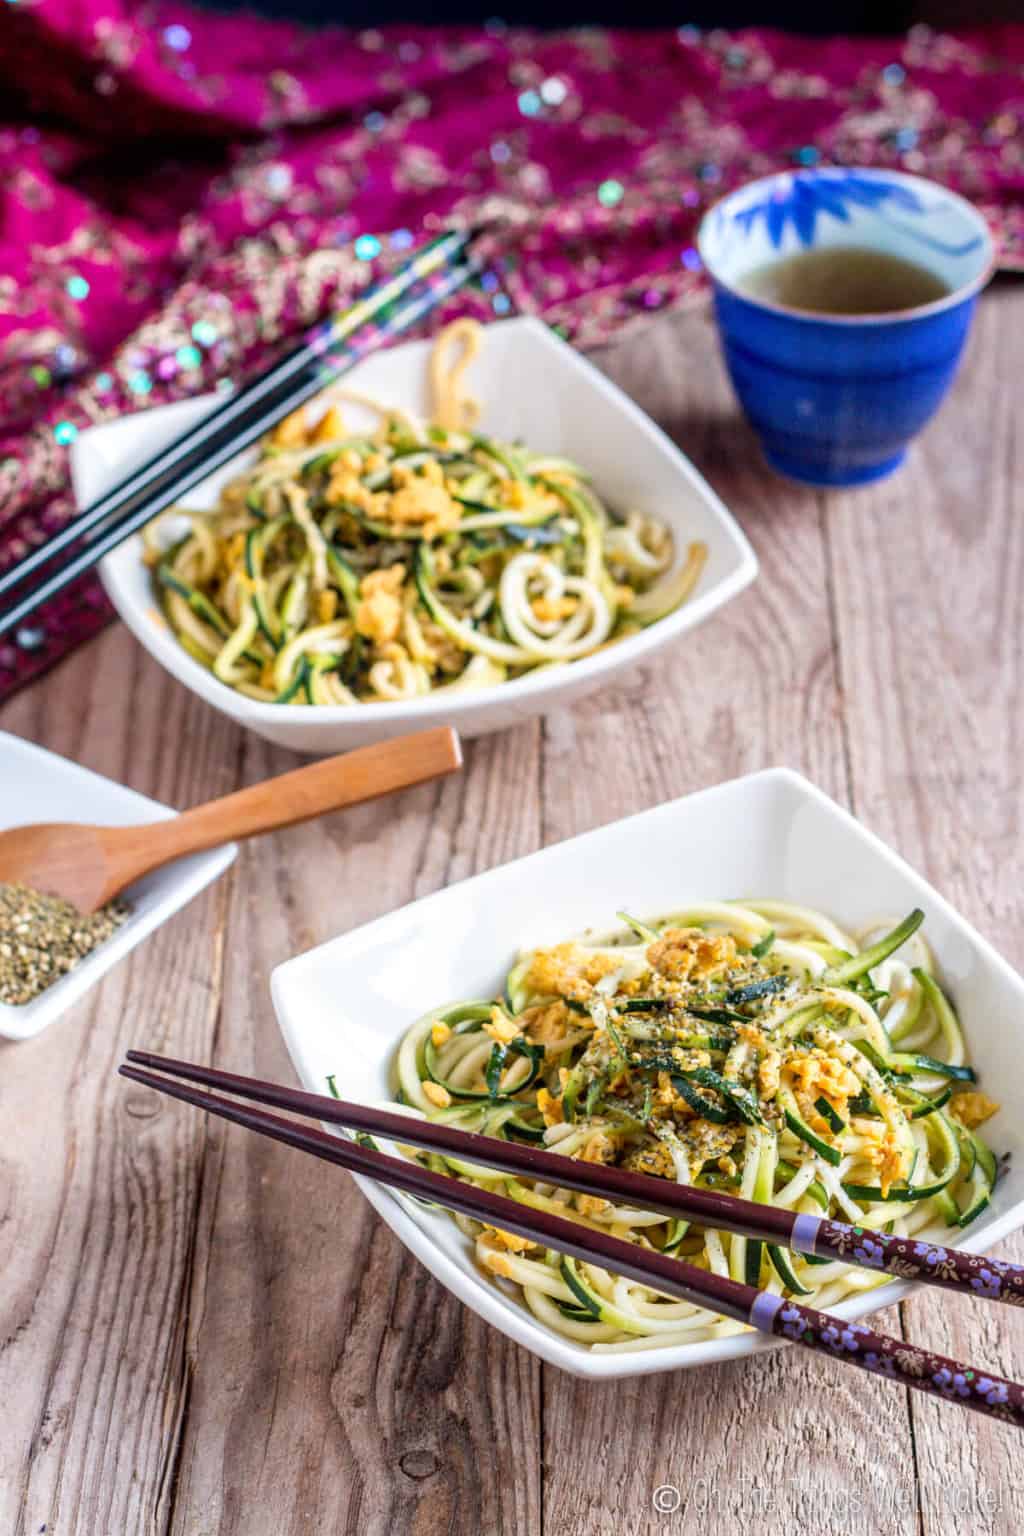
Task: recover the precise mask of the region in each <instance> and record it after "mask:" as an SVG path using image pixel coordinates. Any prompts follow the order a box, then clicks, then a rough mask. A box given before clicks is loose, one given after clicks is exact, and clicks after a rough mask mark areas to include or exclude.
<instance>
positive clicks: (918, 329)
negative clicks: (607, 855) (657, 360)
mask: <svg viewBox="0 0 1024 1536" xmlns="http://www.w3.org/2000/svg"><path fill="white" fill-rule="evenodd" d="M698 244H699V249H700V254H701V258H702V260H703V262H704V266H705V267H706V269H707V271H708V273H709V275H710V277H711V279H712V282H713V285H714V295H715V309H716V314H717V318H718V326H719V332H720V335H721V340H722V347H723V350H724V352H725V360H726V363H727V364H728V368H729V373H730V374H731V376H732V381H733V385H734V386H735V389H736V393H737V394H738V396H739V398H740V403H741V405H742V406H743V409H744V410H745V411H746V413H747V415H748V416H749V418H750V421H751V423H752V424H753V426H754V429H755V430H756V432H757V433H758V436H759V437H760V439H761V443H762V446H763V448H764V452H765V454H766V456H767V458H768V461H769V463H770V464H771V465H772V466H773V468H775V469H777V470H779V471H780V472H781V473H782V474H785V475H790V476H792V477H793V478H794V479H797V480H804V481H807V482H808V483H810V484H811V485H862V484H865V483H866V482H868V481H870V480H878V479H880V478H881V477H882V476H883V475H887V474H889V473H890V472H891V471H892V470H894V469H895V468H896V466H897V465H898V464H899V463H900V461H901V460H902V459H903V456H904V454H905V453H906V450H907V444H908V443H909V442H910V440H911V438H912V437H914V435H915V434H916V433H917V432H919V431H920V429H921V428H922V427H923V426H924V424H925V422H926V421H927V420H928V419H929V417H930V416H931V415H932V414H933V412H934V411H935V410H936V408H937V407H938V405H939V402H940V401H941V400H942V397H943V396H944V395H945V393H946V390H947V389H948V388H949V385H950V382H951V381H952V378H953V375H954V373H955V372H956V367H957V363H958V362H959V359H960V353H961V350H962V348H963V343H964V338H965V337H966V335H967V329H968V326H969V325H970V321H971V315H972V313H973V310H974V301H975V298H976V296H977V294H978V292H979V290H980V289H981V288H982V287H983V286H984V284H985V281H986V279H987V278H988V276H989V273H990V271H991V267H992V240H991V237H990V235H989V231H988V226H987V225H986V223H985V221H984V219H983V218H982V217H981V215H980V214H979V213H977V212H976V211H975V210H974V209H973V208H972V207H971V206H970V204H969V203H967V202H965V201H964V199H963V198H961V197H957V196H956V194H955V193H953V192H948V191H946V189H945V188H944V187H940V186H937V185H936V184H935V183H934V182H930V181H923V180H922V179H921V178H920V177H917V176H904V175H902V174H900V173H899V172H896V171H869V170H843V169H834V170H833V169H822V170H806V171H784V172H782V173H781V174H779V175H776V176H766V177H764V178H763V179H762V180H760V181H754V182H751V183H749V185H747V186H745V187H741V188H740V190H739V191H738V192H733V193H732V194H731V195H730V196H728V197H726V198H724V199H723V200H722V201H721V202H720V203H718V204H716V206H715V207H714V208H712V209H711V210H710V212H709V213H708V214H707V216H706V218H705V219H704V221H703V223H702V225H701V229H700V235H699V237H698ZM830 246H831V247H835V246H845V247H850V246H861V247H868V248H870V249H872V250H874V251H882V252H885V253H887V254H889V255H892V256H896V257H899V258H901V259H902V260H904V261H909V262H913V263H914V264H915V265H916V266H919V267H925V268H927V269H928V270H929V271H930V272H932V273H934V275H935V276H936V277H938V278H939V279H940V280H941V281H942V282H943V283H944V284H945V286H946V287H947V288H948V290H949V292H948V294H946V295H945V296H944V297H942V298H941V299H938V300H936V301H935V302H933V303H930V304H923V305H921V306H919V307H918V308H915V309H901V310H896V311H890V312H888V313H885V314H877V315H862V314H858V315H832V314H821V313H812V312H811V311H808V310H800V309H797V308H789V307H785V308H784V307H782V306H780V305H778V304H775V303H772V302H770V301H769V300H766V299H761V298H755V297H752V296H751V295H749V294H746V293H744V292H743V291H742V285H743V282H744V279H745V278H748V277H749V276H750V274H751V273H753V272H755V271H757V270H758V269H759V268H764V267H766V266H768V265H769V264H770V263H771V262H774V261H781V260H784V259H785V258H786V257H788V256H793V255H795V254H797V253H798V252H802V251H808V250H821V249H825V248H827V247H830Z"/></svg>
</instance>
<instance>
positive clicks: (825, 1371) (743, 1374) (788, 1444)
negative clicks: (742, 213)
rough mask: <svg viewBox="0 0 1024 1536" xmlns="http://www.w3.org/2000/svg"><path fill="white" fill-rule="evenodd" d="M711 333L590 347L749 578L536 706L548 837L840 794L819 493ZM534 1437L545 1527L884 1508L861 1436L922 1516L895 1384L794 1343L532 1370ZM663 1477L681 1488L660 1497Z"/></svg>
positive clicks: (776, 1521) (774, 1521)
mask: <svg viewBox="0 0 1024 1536" xmlns="http://www.w3.org/2000/svg"><path fill="white" fill-rule="evenodd" d="M707 332H708V320H707V318H706V317H705V316H700V315H688V316H685V317H681V318H678V319H675V320H673V321H671V322H660V323H659V324H658V325H657V326H655V327H652V328H650V330H649V331H647V332H646V333H645V334H644V335H643V336H641V337H639V338H636V339H631V340H629V341H627V342H624V343H622V344H620V345H619V346H617V347H616V348H614V349H613V350H612V351H611V352H609V353H606V354H604V356H603V357H602V359H601V361H602V364H603V366H605V367H606V368H607V370H608V371H609V372H610V373H611V374H612V376H613V377H615V378H616V379H617V380H618V381H619V382H621V383H622V384H623V385H624V386H625V387H626V388H627V389H628V390H629V391H630V393H631V394H633V395H634V397H635V398H636V399H638V400H639V402H640V403H641V405H644V406H645V407H646V408H647V409H648V410H651V411H652V412H653V414H655V415H656V416H657V417H658V419H659V420H660V421H662V422H663V423H665V424H667V425H668V427H669V429H670V430H671V431H672V433H673V435H674V436H675V437H677V439H678V440H679V442H680V443H681V445H682V446H683V448H684V449H685V450H686V452H687V453H689V454H690V455H691V457H692V458H693V459H694V460H695V462H696V463H697V464H698V466H699V467H700V468H701V469H702V470H703V471H704V472H705V473H706V474H707V476H708V478H709V479H710V481H711V483H712V484H713V485H714V486H715V488H716V490H718V491H719V493H720V494H721V496H722V497H723V499H724V500H725V502H726V504H727V505H728V506H729V507H730V508H731V509H732V510H733V511H734V512H735V513H736V515H737V516H738V517H739V519H740V521H741V523H742V524H743V526H744V528H745V531H746V532H747V534H748V535H749V536H750V538H751V540H752V542H753V543H754V545H755V548H756V550H757V554H758V558H759V560H760V561H761V578H760V580H759V582H758V584H757V585H756V587H755V588H753V589H751V590H750V591H748V592H747V593H746V594H745V595H744V596H743V597H742V598H741V599H740V600H739V601H738V602H737V603H735V604H734V605H733V606H732V607H730V608H728V609H726V610H725V611H724V612H723V613H721V614H719V615H718V616H717V617H716V618H714V619H713V620H711V621H710V622H709V623H708V624H707V625H706V626H704V627H703V628H701V629H699V630H697V631H696V632H694V633H693V634H691V635H688V636H686V637H685V638H683V639H682V640H681V641H680V642H679V643H678V644H677V645H676V646H675V647H673V649H672V651H670V652H669V653H668V654H667V656H666V657H664V658H661V659H658V660H656V661H655V662H654V663H653V664H652V665H651V666H650V667H649V668H647V669H645V671H644V672H643V673H642V674H636V675H634V676H632V677H630V678H628V679H627V680H626V681H625V682H624V683H622V684H619V685H618V686H617V687H616V688H614V689H610V690H608V691H607V692H605V693H603V694H602V695H601V696H600V698H598V699H596V700H594V701H591V702H589V703H587V704H584V705H582V706H581V707H580V708H579V709H578V710H577V711H575V712H574V714H573V715H572V716H562V715H559V716H555V717H549V719H548V721H547V723H546V735H545V755H544V779H543V793H544V828H545V836H546V837H553V836H561V835H565V834H567V833H568V832H570V831H576V830H579V829H580V828H581V827H583V826H589V825H593V824H595V823H597V822H603V821H607V820H611V819H612V818H613V817H615V816H619V815H623V814H626V813H628V812H629V811H635V810H639V809H642V808H643V807H645V806H648V805H651V804H654V803H656V802H657V801H659V800H661V799H665V798H668V797H671V796H673V795H679V794H683V793H686V792H687V791H689V790H692V789H696V788H699V787H701V786H702V785H705V784H711V783H714V782H716V781H718V780H720V779H725V778H729V777H731V776H734V775H736V774H739V773H744V772H748V771H750V770H751V769H755V768H760V767H764V766H766V765H768V764H771V763H777V762H784V763H787V764H789V765H790V766H792V767H797V768H800V769H801V770H802V771H803V772H805V773H807V774H808V776H809V777H811V778H812V779H814V780H815V782H817V783H818V784H820V785H821V786H822V787H823V788H825V789H827V790H828V791H829V792H830V793H832V794H834V795H836V796H837V797H838V798H839V799H840V800H842V799H845V797H846V774H845V762H844V759H845V747H844V741H843V736H842V732H841V728H840V713H839V711H840V696H839V689H838V679H837V675H836V670H835V658H834V650H833V632H832V623H831V616H830V609H829V602H828V571H827V567H826V560H825V546H824V540H823V523H822V517H823V508H822V501H821V498H820V497H818V496H816V495H815V494H814V493H813V492H805V491H801V490H799V489H797V488H794V487H791V486H787V485H785V484H784V483H783V482H781V481H779V480H776V479H773V478H771V477H770V476H768V475H767V474H766V473H765V471H764V470H763V468H762V466H761V463H760V461H759V458H758V456H757V450H756V447H755V445H754V444H753V442H752V440H751V438H750V436H749V434H747V432H746V430H745V429H744V428H742V427H740V426H738V424H737V422H736V419H735V415H734V410H733V407H732V405H731V401H730V397H729V394H728V386H727V383H726V380H725V378H724V376H723V373H722V369H721V366H720V364H719V361H718V357H717V353H716V351H715V350H714V349H713V347H712V346H711V345H710V344H709V343H710V337H709V336H708V333H707ZM739 835H742V834H741V833H740V834H739ZM709 894H712V895H720V894H723V893H720V892H711V893H709ZM882 1322H883V1324H884V1325H885V1326H888V1327H890V1328H891V1327H892V1326H893V1325H894V1324H895V1323H896V1318H895V1316H894V1315H893V1314H882ZM544 1440H545V1444H544V1465H545V1505H544V1529H545V1532H547V1533H551V1536H594V1533H606V1532H607V1533H612V1532H617V1531H629V1532H630V1533H631V1536H641V1533H646V1532H648V1531H651V1532H653V1531H664V1530H671V1531H673V1532H676V1531H678V1532H681V1533H686V1532H706V1531H709V1530H722V1531H743V1532H745V1531H748V1530H755V1529H762V1528H764V1527H765V1526H770V1528H772V1529H779V1528H781V1526H782V1523H783V1520H784V1519H786V1518H794V1517H795V1518H799V1519H801V1520H802V1522H803V1524H804V1526H805V1527H806V1528H810V1529H814V1530H816V1531H820V1532H827V1533H836V1536H839V1533H842V1536H851V1533H852V1532H853V1531H854V1530H862V1529H873V1528H875V1527H874V1526H873V1525H872V1524H869V1525H867V1526H865V1525H864V1524H862V1523H861V1522H860V1519H859V1516H858V1503H859V1501H861V1500H862V1499H864V1498H865V1487H864V1483H865V1457H864V1447H865V1445H867V1444H870V1446H871V1455H870V1472H871V1477H872V1479H873V1480H874V1479H877V1483H875V1482H874V1481H873V1482H872V1487H873V1488H876V1489H877V1491H878V1496H879V1497H880V1498H888V1499H890V1500H891V1501H892V1504H893V1506H894V1508H895V1509H896V1511H897V1512H896V1514H895V1517H894V1518H893V1519H892V1520H891V1521H887V1522H886V1526H885V1528H886V1529H888V1530H890V1531H894V1532H896V1531H899V1532H904V1531H905V1532H908V1533H909V1532H911V1531H913V1530H916V1514H915V1513H914V1508H915V1504H916V1492H915V1487H914V1471H913V1456H912V1445H911V1441H910V1434H909V1425H908V1417H907V1409H906V1401H905V1397H904V1396H903V1395H902V1394H900V1393H896V1392H893V1391H891V1390H889V1389H887V1388H886V1387H885V1386H884V1385H882V1384H881V1383H877V1382H873V1381H871V1380H869V1379H868V1378H866V1377H864V1376H862V1375H861V1374H859V1373H856V1372H852V1371H843V1370H841V1369H835V1370H834V1371H830V1370H829V1368H828V1366H827V1365H823V1364H822V1362H820V1361H817V1360H814V1359H810V1358H807V1357H805V1356H802V1355H800V1354H798V1353H797V1352H796V1351H794V1350H787V1351H785V1352H776V1353H774V1354H766V1355H762V1356H760V1357H759V1358H757V1359H756V1360H753V1361H749V1362H740V1363H736V1364H731V1365H727V1366H722V1367H718V1368H716V1369H713V1370H705V1371H700V1372H698V1371H688V1372H680V1373H678V1375H676V1376H675V1377H669V1376H651V1377H646V1378H642V1379H640V1380H634V1381H624V1382H618V1383H609V1384H601V1385H596V1384H590V1383H585V1382H579V1381H574V1380H572V1379H570V1378H569V1377H566V1376H563V1375H561V1374H559V1373H558V1372H556V1371H553V1370H548V1369H545V1372H544ZM662 1485H668V1486H669V1487H670V1488H675V1489H678V1493H679V1507H678V1509H677V1510H675V1511H673V1510H671V1508H669V1507H666V1513H664V1514H658V1513H657V1512H656V1511H655V1509H654V1507H653V1503H652V1500H653V1496H654V1493H655V1490H656V1489H657V1488H659V1487H661V1486H662ZM569 1490H571V1494H570V1492H569ZM665 1497H666V1498H668V1499H669V1500H670V1501H671V1499H672V1497H673V1495H672V1494H671V1493H670V1494H667V1495H666V1496H665ZM900 1499H902V1501H903V1504H904V1509H905V1511H906V1512H905V1513H900V1512H899V1510H898V1506H899V1501H900Z"/></svg>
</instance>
